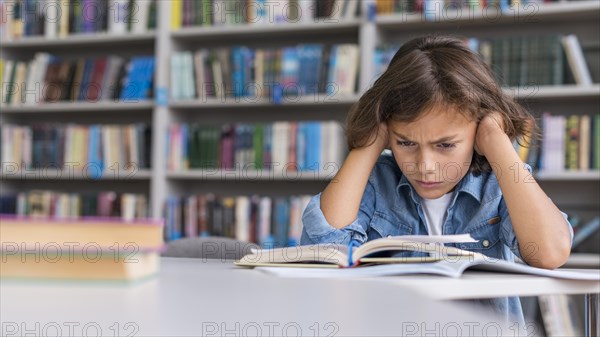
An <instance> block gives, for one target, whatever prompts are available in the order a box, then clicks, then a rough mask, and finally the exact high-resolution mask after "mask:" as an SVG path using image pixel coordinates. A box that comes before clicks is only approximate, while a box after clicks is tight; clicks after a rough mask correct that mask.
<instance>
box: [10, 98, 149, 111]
mask: <svg viewBox="0 0 600 337" xmlns="http://www.w3.org/2000/svg"><path fill="white" fill-rule="evenodd" d="M0 108H1V113H2V114H21V113H65V112H73V113H77V112H81V111H102V112H111V111H112V112H122V111H127V112H132V111H149V110H152V109H153V108H154V102H153V101H138V102H111V101H98V102H96V103H93V102H57V103H45V104H31V105H26V104H22V105H8V106H7V105H3V106H1V107H0Z"/></svg>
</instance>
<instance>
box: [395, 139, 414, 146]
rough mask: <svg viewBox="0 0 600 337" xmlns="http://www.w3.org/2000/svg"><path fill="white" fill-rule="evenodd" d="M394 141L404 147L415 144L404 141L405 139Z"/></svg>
mask: <svg viewBox="0 0 600 337" xmlns="http://www.w3.org/2000/svg"><path fill="white" fill-rule="evenodd" d="M396 143H397V144H398V145H400V146H404V147H409V146H413V145H415V143H413V142H409V141H406V140H399V141H397V142H396Z"/></svg>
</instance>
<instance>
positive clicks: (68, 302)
mask: <svg viewBox="0 0 600 337" xmlns="http://www.w3.org/2000/svg"><path fill="white" fill-rule="evenodd" d="M161 262H162V266H161V271H160V274H159V276H158V277H156V278H154V279H151V280H148V281H145V282H142V283H138V284H135V285H129V286H124V285H116V284H107V283H96V284H94V283H79V282H38V281H16V280H1V281H0V321H1V327H2V331H1V332H0V334H1V335H3V336H11V335H12V336H25V335H26V333H29V335H34V334H35V335H46V336H53V335H57V334H59V335H63V336H69V335H88V336H96V335H100V334H102V335H107V336H157V335H159V336H190V335H206V336H232V335H236V336H239V335H247V336H254V335H259V336H273V335H287V336H296V335H300V334H301V335H307V336H375V335H377V336H388V335H396V336H397V335H405V336H423V335H426V334H427V333H429V334H428V335H457V334H458V335H463V336H469V335H470V336H474V335H478V336H481V335H494V336H495V335H498V334H500V335H509V336H513V335H514V332H513V331H512V330H510V327H505V326H503V325H502V324H500V323H498V321H499V320H498V319H497V317H494V316H491V315H488V314H484V313H481V312H475V311H473V310H471V309H470V308H467V307H465V306H462V305H459V304H457V303H449V302H443V301H434V300H433V299H430V298H427V297H424V296H422V295H420V294H419V293H417V292H413V291H412V288H404V287H398V286H397V285H394V284H389V283H385V282H373V281H372V280H339V279H282V278H275V277H271V276H268V275H263V274H262V273H259V272H257V271H254V270H247V269H236V268H235V267H234V266H233V265H232V264H231V262H226V263H222V262H220V261H210V262H206V261H202V260H200V259H177V258H163V259H162V260H161ZM444 280H445V281H449V280H448V279H447V278H444Z"/></svg>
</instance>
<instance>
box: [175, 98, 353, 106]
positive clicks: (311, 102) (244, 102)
mask: <svg viewBox="0 0 600 337" xmlns="http://www.w3.org/2000/svg"><path fill="white" fill-rule="evenodd" d="M358 98H359V97H358V96H339V97H337V96H327V95H318V96H305V97H299V98H297V99H291V98H288V99H286V98H284V99H283V102H282V103H280V104H275V103H273V101H272V100H269V99H260V100H251V99H250V98H238V99H236V98H233V97H228V98H226V101H225V102H222V101H220V100H219V99H216V98H209V99H206V100H203V101H201V100H186V101H173V102H171V103H170V104H169V106H170V107H171V108H173V109H202V108H206V109H220V108H223V109H230V108H264V107H279V106H281V107H285V106H310V107H320V106H330V105H342V106H343V105H352V104H354V103H356V102H357V101H358Z"/></svg>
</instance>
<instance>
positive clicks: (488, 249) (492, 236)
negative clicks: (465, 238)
mask: <svg viewBox="0 0 600 337" xmlns="http://www.w3.org/2000/svg"><path fill="white" fill-rule="evenodd" d="M501 220H502V219H501V218H500V216H498V215H496V216H493V217H490V218H488V219H486V220H485V221H481V222H478V223H476V224H475V225H474V226H473V227H472V228H470V229H467V232H466V233H467V234H470V235H471V236H472V237H473V239H475V240H477V242H463V243H460V244H459V245H458V247H459V248H461V249H465V250H469V251H472V252H477V253H482V254H484V255H487V256H490V257H494V258H502V256H501V254H500V250H501V246H502V245H501V243H500V223H501Z"/></svg>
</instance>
